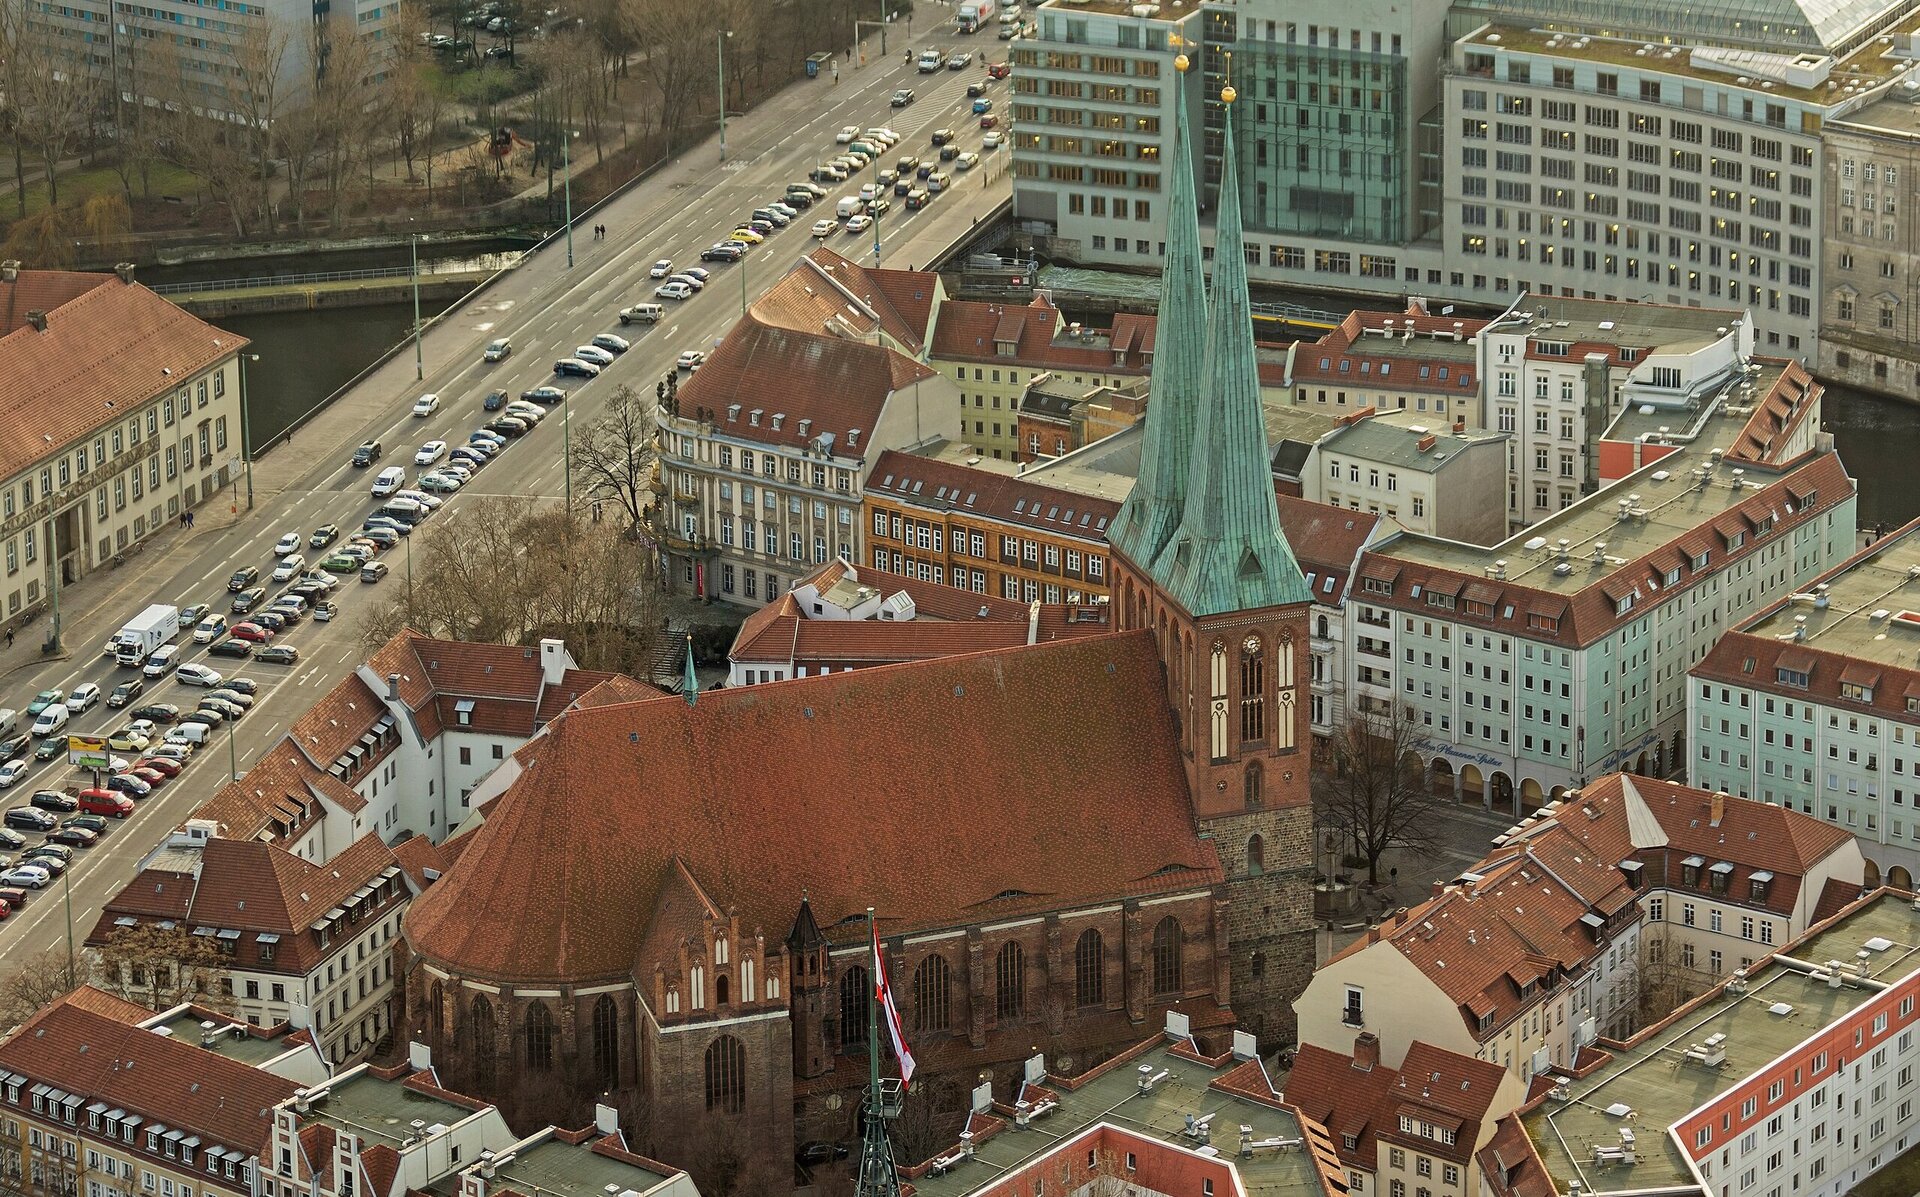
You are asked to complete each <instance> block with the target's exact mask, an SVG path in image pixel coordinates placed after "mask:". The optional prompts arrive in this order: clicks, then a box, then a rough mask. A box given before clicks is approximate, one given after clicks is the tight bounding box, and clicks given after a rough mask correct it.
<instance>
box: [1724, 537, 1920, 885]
mask: <svg viewBox="0 0 1920 1197" xmlns="http://www.w3.org/2000/svg"><path fill="white" fill-rule="evenodd" d="M1917 578H1920V522H1916V523H1913V524H1908V525H1907V526H1906V527H1904V528H1902V529H1900V530H1899V531H1898V532H1895V533H1893V534H1891V535H1888V536H1884V537H1882V538H1880V539H1879V540H1877V541H1875V542H1874V543H1873V544H1872V545H1869V546H1868V547H1867V548H1865V549H1863V550H1861V551H1860V552H1859V553H1857V554H1855V555H1853V556H1852V557H1851V558H1850V559H1848V560H1847V561H1845V562H1843V563H1842V564H1840V565H1839V566H1838V567H1836V568H1834V569H1833V570H1831V571H1830V572H1827V573H1825V574H1823V575H1821V576H1820V577H1819V578H1818V580H1813V581H1810V584H1809V585H1807V586H1805V587H1804V588H1801V589H1798V590H1797V591H1796V592H1795V593H1793V594H1790V595H1783V596H1780V598H1779V600H1778V601H1776V602H1774V603H1773V604H1770V605H1769V606H1768V607H1767V608H1766V609H1765V610H1764V611H1761V612H1759V613H1757V614H1756V615H1755V616H1754V617H1753V618H1751V619H1749V620H1747V621H1744V622H1743V623H1741V624H1740V625H1739V626H1737V627H1736V628H1734V629H1732V630H1730V631H1729V632H1728V633H1727V635H1726V636H1725V637H1724V638H1723V639H1722V640H1721V641H1720V643H1719V644H1718V645H1717V646H1715V648H1714V650H1713V651H1712V652H1711V653H1709V654H1708V655H1707V656H1706V657H1705V658H1704V659H1703V660H1701V661H1700V662H1698V663H1697V664H1696V665H1694V667H1693V669H1692V670H1691V674H1690V677H1689V679H1688V680H1689V685H1688V690H1687V724H1688V726H1689V727H1690V728H1691V729H1693V732H1692V734H1693V737H1694V743H1695V745H1696V747H1695V749H1694V751H1693V752H1692V753H1691V754H1690V755H1689V757H1688V759H1687V773H1688V777H1689V778H1690V779H1691V780H1693V782H1694V783H1695V784H1696V785H1704V786H1712V787H1717V788H1719V789H1724V790H1728V791H1731V792H1732V793H1736V794H1741V795H1744V796H1749V797H1753V798H1757V799H1759V800H1761V801H1763V802H1769V803H1778V804H1780V805H1782V806H1786V807H1789V808H1791V809H1793V810H1797V811H1800V812H1802V813H1804V814H1807V815H1811V816H1813V817H1814V818H1817V819H1822V820H1825V821H1826V822H1827V823H1829V824H1831V825H1832V826H1834V827H1836V828H1839V829H1840V830H1841V831H1843V832H1845V833H1846V834H1848V835H1851V836H1853V837H1855V838H1856V839H1857V840H1858V841H1859V844H1860V850H1861V851H1862V852H1864V853H1865V854H1866V859H1867V866H1866V868H1867V878H1868V880H1869V882H1870V883H1874V884H1877V883H1879V882H1880V881H1883V880H1884V881H1885V882H1886V883H1887V884H1889V885H1892V886H1894V887H1896V888H1900V889H1911V888H1912V886H1913V879H1914V877H1915V876H1916V875H1920V813H1916V810H1915V808H1916V806H1920V671H1916V670H1915V668H1914V651H1913V650H1914V641H1915V639H1916V633H1915V631H1914V629H1915V628H1916V627H1920V614H1915V612H1914V611H1910V610H1909V609H1908V608H1907V606H1906V603H1907V602H1908V601H1909V600H1911V599H1915V598H1917V597H1920V581H1916V579H1917ZM1916 607H1920V602H1917V603H1916Z"/></svg>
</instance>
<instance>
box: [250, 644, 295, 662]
mask: <svg viewBox="0 0 1920 1197" xmlns="http://www.w3.org/2000/svg"><path fill="white" fill-rule="evenodd" d="M253 659H254V660H256V661H259V662H261V663H262V664H266V665H291V664H293V663H294V662H296V661H298V660H299V659H300V653H299V651H298V650H296V649H295V648H294V647H293V646H292V645H291V644H276V645H273V646H272V647H270V648H263V649H261V650H260V651H259V652H257V653H255V654H253Z"/></svg>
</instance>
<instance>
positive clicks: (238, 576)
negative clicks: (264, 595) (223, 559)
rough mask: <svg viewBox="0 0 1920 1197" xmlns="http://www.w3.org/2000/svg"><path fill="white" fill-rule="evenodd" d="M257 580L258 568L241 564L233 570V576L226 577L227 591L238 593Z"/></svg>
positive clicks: (258, 577)
mask: <svg viewBox="0 0 1920 1197" xmlns="http://www.w3.org/2000/svg"><path fill="white" fill-rule="evenodd" d="M259 580H260V570H259V569H258V568H256V567H255V566H251V565H243V566H241V567H240V568H239V569H236V570H234V571H233V576H232V577H230V578H228V579H227V591H228V593H230V594H238V593H239V592H240V591H242V590H245V589H246V588H247V587H249V586H251V585H253V584H254V583H255V582H258V581H259Z"/></svg>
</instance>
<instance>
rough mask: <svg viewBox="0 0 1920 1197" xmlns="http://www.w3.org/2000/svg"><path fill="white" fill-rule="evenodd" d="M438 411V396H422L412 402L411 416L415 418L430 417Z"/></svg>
mask: <svg viewBox="0 0 1920 1197" xmlns="http://www.w3.org/2000/svg"><path fill="white" fill-rule="evenodd" d="M439 410H440V396H438V395H422V396H420V397H419V398H418V399H415V400H414V401H413V414H414V415H416V416H430V415H432V414H433V413H434V412H437V411H439Z"/></svg>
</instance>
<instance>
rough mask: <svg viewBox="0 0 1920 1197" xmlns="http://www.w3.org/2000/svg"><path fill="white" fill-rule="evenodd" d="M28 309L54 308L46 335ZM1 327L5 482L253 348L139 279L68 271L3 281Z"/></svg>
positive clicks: (1, 471) (0, 463) (0, 446)
mask: <svg viewBox="0 0 1920 1197" xmlns="http://www.w3.org/2000/svg"><path fill="white" fill-rule="evenodd" d="M29 310H37V311H44V312H46V314H47V328H46V331H45V332H40V331H38V330H36V329H34V328H33V327H32V326H31V325H29V324H27V323H26V322H25V321H26V314H27V312H28V311H29ZM0 327H5V328H6V329H7V330H8V331H7V332H6V334H5V335H4V336H0V430H4V435H0V478H5V477H10V476H11V475H13V474H15V473H17V472H19V471H20V470H22V469H24V468H26V467H27V466H29V465H31V464H33V463H34V462H36V461H39V460H40V459H41V458H43V457H45V456H47V454H48V453H50V452H55V451H58V450H59V449H60V448H62V447H63V446H65V445H67V444H68V443H69V442H71V441H74V440H77V439H79V438H81V437H84V436H87V435H88V434H90V433H92V432H94V431H95V430H97V429H101V428H104V427H106V426H107V425H109V424H114V423H118V422H119V421H121V420H123V419H124V418H125V416H126V413H127V412H128V411H129V410H132V409H134V408H135V407H137V406H138V405H140V404H142V403H145V402H146V401H148V400H150V399H153V398H155V397H156V396H158V395H160V394H162V393H164V392H166V391H168V390H171V389H172V388H173V387H175V386H178V385H180V384H182V383H185V382H186V381H188V380H189V379H191V378H193V377H194V376H195V375H196V374H199V373H200V372H201V371H202V370H205V369H207V368H208V367H209V366H212V365H214V364H215V363H217V362H219V361H221V360H223V359H225V358H228V357H231V356H232V355H233V354H235V353H237V352H239V350H240V349H242V348H243V347H245V346H246V345H247V344H248V341H247V339H246V338H245V337H243V336H240V335H238V334H237V333H230V332H224V331H222V330H220V329H218V328H215V327H214V326H213V325H211V324H208V323H206V322H205V321H204V320H201V319H199V318H198V317H196V316H192V315H189V314H188V313H187V312H186V311H185V310H183V309H181V308H179V307H176V306H175V305H173V304H171V303H168V302H167V301H166V300H164V299H162V298H160V297H159V296H158V295H155V294H154V293H153V292H151V291H149V290H147V289H146V288H145V287H142V286H140V285H138V284H131V285H130V284H127V283H122V282H121V281H119V280H118V279H117V278H115V277H114V276H112V275H102V274H74V273H70V272H65V271H42V270H23V271H21V272H20V277H19V279H18V280H17V281H16V282H12V283H5V282H0ZM49 396H57V397H58V401H57V402H53V401H50V400H49Z"/></svg>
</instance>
